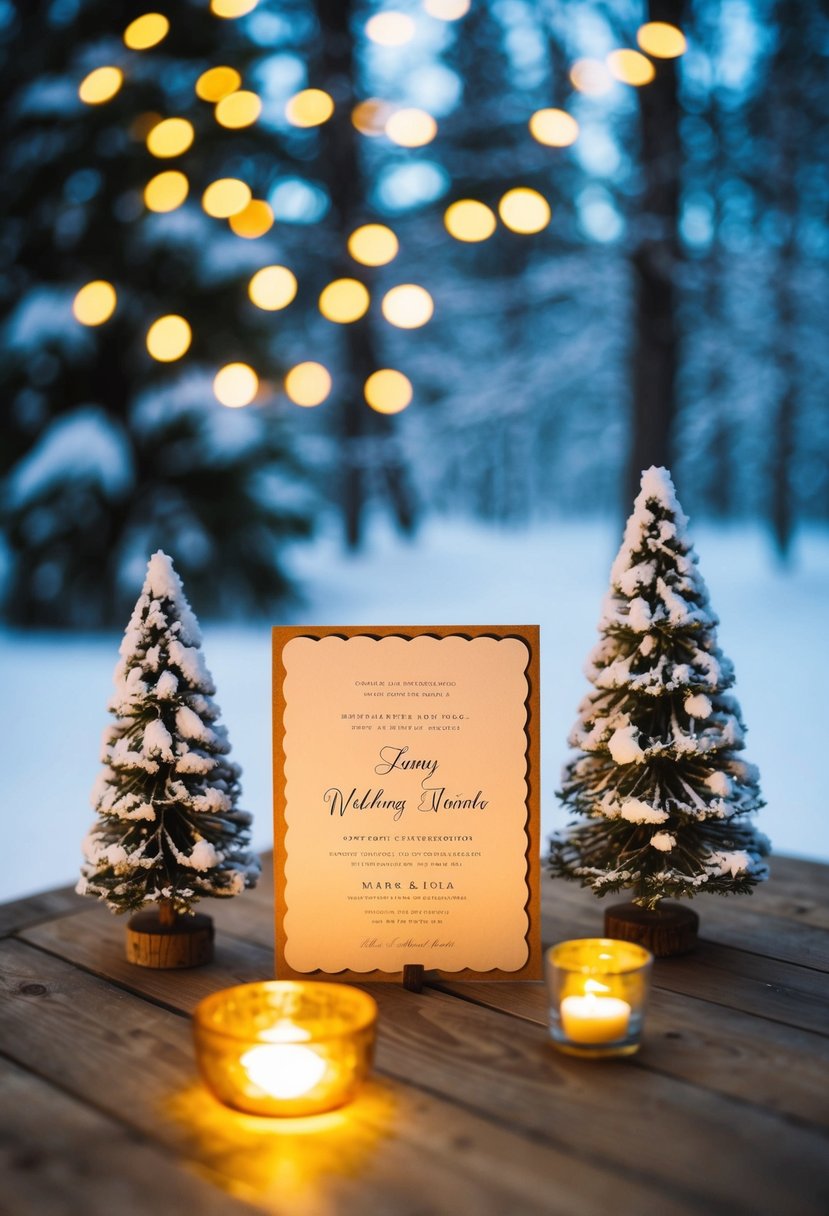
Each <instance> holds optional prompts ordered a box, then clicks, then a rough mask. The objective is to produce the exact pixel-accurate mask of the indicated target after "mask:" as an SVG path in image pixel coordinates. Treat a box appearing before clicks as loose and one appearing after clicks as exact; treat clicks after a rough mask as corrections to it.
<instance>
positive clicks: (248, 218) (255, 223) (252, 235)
mask: <svg viewBox="0 0 829 1216" xmlns="http://www.w3.org/2000/svg"><path fill="white" fill-rule="evenodd" d="M227 222H228V223H229V224H230V228H231V231H233V232H235V233H236V235H237V236H241V237H244V238H245V240H247V241H255V240H257V239H258V238H259V237H260V236H264V235H265V233H266V232H270V230H271V228H273V222H274V221H273V208H272V207H271V205H270V203H266V202H265V200H264V199H262V198H252V199H251V200H250V202H249V203H248V205H247V207H244V208H243V209H242V210H241V211H237V212H236V213H235V215H231V216H230V217H229V219H228V221H227Z"/></svg>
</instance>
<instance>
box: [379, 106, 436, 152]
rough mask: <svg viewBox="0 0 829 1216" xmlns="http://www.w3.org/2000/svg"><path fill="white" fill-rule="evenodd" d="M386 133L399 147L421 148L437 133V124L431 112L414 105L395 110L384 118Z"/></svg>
mask: <svg viewBox="0 0 829 1216" xmlns="http://www.w3.org/2000/svg"><path fill="white" fill-rule="evenodd" d="M385 130H386V135H387V136H388V137H389V139H390V140H391V141H392V143H394V144H398V145H399V146H400V147H401V148H423V147H425V145H426V144H430V143H431V142H432V140H433V139H434V138H435V136H436V135H437V133H438V124H437V123H436V122H435V120H434V118H433V117H432V115H431V114H427V112H426V111H425V110H420V109H417V107H415V106H405V107H403V108H402V109H399V110H395V111H394V112H393V113H392V114H390V115H389V117H388V119H387V120H386V128H385Z"/></svg>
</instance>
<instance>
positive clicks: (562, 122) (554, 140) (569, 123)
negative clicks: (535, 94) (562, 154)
mask: <svg viewBox="0 0 829 1216" xmlns="http://www.w3.org/2000/svg"><path fill="white" fill-rule="evenodd" d="M529 128H530V134H531V135H532V137H533V139H535V140H537V141H538V143H540V144H545V145H546V146H547V147H548V148H569V147H570V146H571V144H574V143H575V142H576V140H577V139H578V136H579V124H578V122H577V121H576V119H575V118H574V117H573V115H572V114H568V113H567V111H566V110H557V109H548V110H536V112H535V113H534V114H533V115H532V117H531V118H530V121H529Z"/></svg>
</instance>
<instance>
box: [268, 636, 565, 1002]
mask: <svg viewBox="0 0 829 1216" xmlns="http://www.w3.org/2000/svg"><path fill="white" fill-rule="evenodd" d="M273 661H274V787H275V789H274V793H275V799H274V801H275V855H274V864H275V878H276V921H277V923H276V941H277V975H278V976H279V978H289V977H295V978H302V977H305V978H308V977H309V976H313V975H314V974H317V973H323V974H327V975H336V976H339V977H341V978H343V979H358V980H359V979H362V980H367V979H397V978H399V977H400V975H401V974H402V970H403V968H404V967H405V966H407V965H410V964H420V965H421V966H423V967H424V968H425V970H426V971H427V972H433V973H434V972H437V973H438V974H439V975H445V976H446V977H451V978H454V979H458V978H465V979H536V978H538V977H539V976H540V974H541V945H540V930H539V922H540V914H539V890H538V879H539V873H538V870H539V866H538V830H539V827H538V825H539V807H538V791H539V737H538V726H539V699H538V628H537V626H500V625H499V626H474V627H469V628H464V627H460V626H458V627H452V628H447V627H420V626H419V627H413V628H404V627H398V626H394V627H376V628H368V627H365V628H354V627H345V628H335V627H325V628H314V627H309V628H276V629H275V630H274V651H273Z"/></svg>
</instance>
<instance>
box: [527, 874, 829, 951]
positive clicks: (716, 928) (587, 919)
mask: <svg viewBox="0 0 829 1216" xmlns="http://www.w3.org/2000/svg"><path fill="white" fill-rule="evenodd" d="M771 882H772V883H773V882H774V880H773V879H772V880H771ZM613 902H614V899H613V897H608V898H605V899H596V897H595V896H594V895H592V893H591V892H590V891H588V890H583V889H582V888H581V887H578V886H576V885H575V884H574V883H570V882H566V881H564V880H563V879H559V880H552V879H549V878H545V880H544V882H543V883H542V889H541V918H542V933H543V934H544V935H545V940H547V937H549V938H550V940H553V941H561V940H563V939H564V938H567V937H579V936H589V937H600V936H601V935H602V932H603V918H604V911H605V908H606V907H610V906H611V905H612V904H613ZM693 906H694V908H695V910H696V911H697V912H698V913H699V917H700V938H701V939H702V940H703V941H706V942H714V943H716V944H718V945H722V946H732V947H734V948H735V949H739V950H743V951H746V952H753V953H755V954H759V955H761V956H763V957H764V958H767V959H769V960H775V959H777V960H780V961H781V962H786V963H794V964H796V965H798V966H803V967H810V968H812V969H815V970H820V971H824V972H829V933H826V932H825V930H824V929H822V928H820V927H819V926H815V925H811V924H805V923H803V922H802V921H799V920H795V919H790V918H788V917H784V916H773V915H770V914H769V913H767V912H765V911H764V910H763V905H762V902H761V901H760V898H759V897H758V896H755V895H740V896H733V897H731V898H726V897H723V896H713V895H709V896H704V895H703V896H700V898H699V899H696V900H694V901H693Z"/></svg>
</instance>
